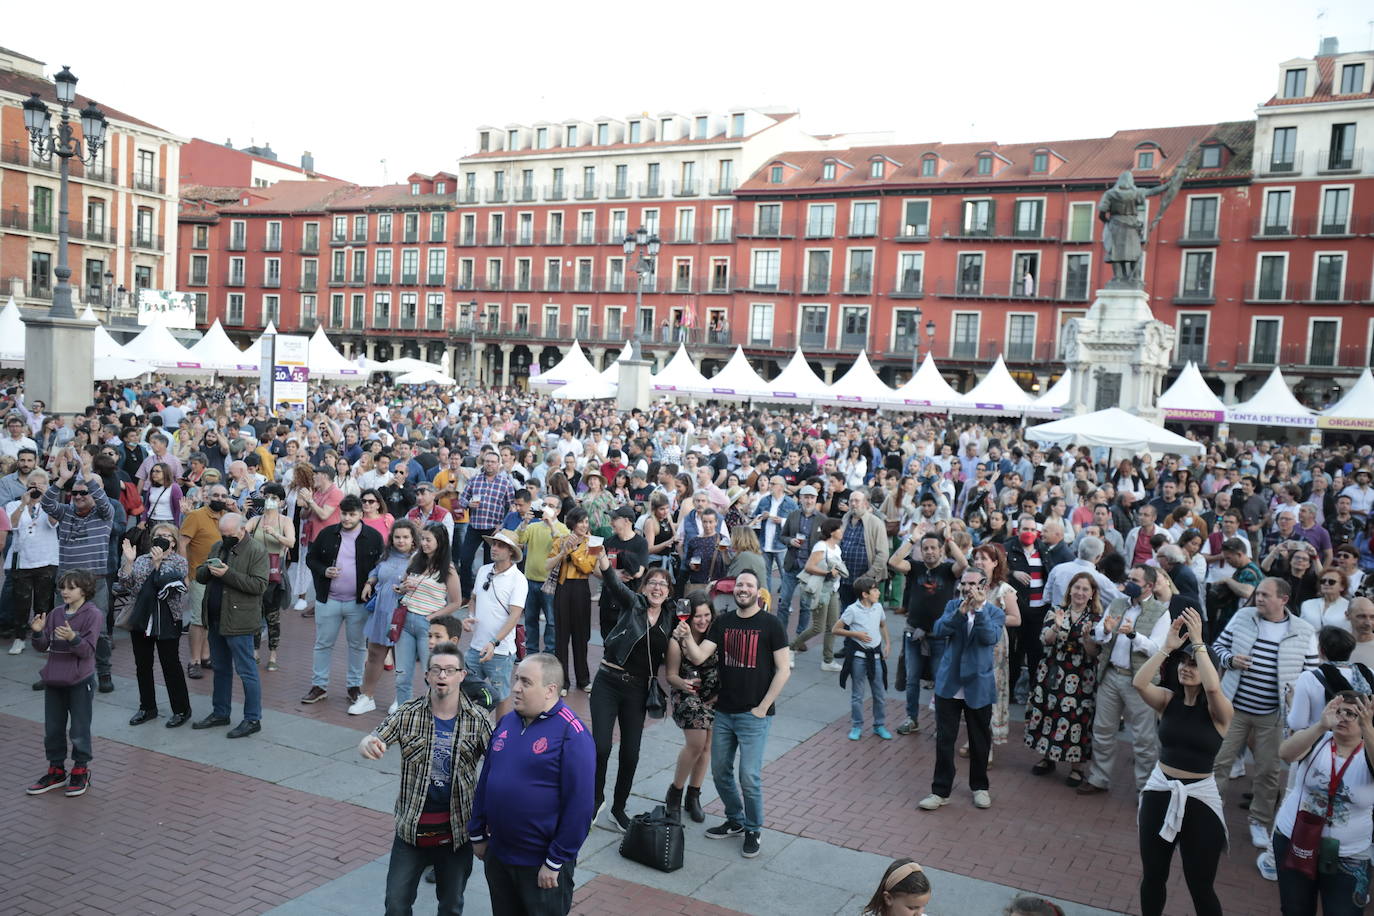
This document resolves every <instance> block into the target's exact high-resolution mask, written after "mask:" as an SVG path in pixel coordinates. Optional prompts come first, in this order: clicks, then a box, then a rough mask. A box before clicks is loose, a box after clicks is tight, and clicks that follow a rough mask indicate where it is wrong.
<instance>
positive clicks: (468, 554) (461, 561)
mask: <svg viewBox="0 0 1374 916" xmlns="http://www.w3.org/2000/svg"><path fill="white" fill-rule="evenodd" d="M495 533H496V529H495V528H475V527H473V525H472V524H471V523H468V530H467V533H466V534H464V535H463V549H462V550H461V551H459V553H458V578H459V580H460V581H461V582H462V583H463V598H464V599H467V597H468V596H469V595H471V594H472V584H473V581H474V580H475V579H476V578H477V574H476V573H475V572H474V571H473V569H472V561H473V560H474V559H475V558H476V557H477V551H478V550H479V549H480V550H481V551H482V562H483V563H484V564H485V563H490V562H491V548H490V547H488V546H487V542H486V541H484V540H482V536H483V535H485V534H495Z"/></svg>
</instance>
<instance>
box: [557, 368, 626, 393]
mask: <svg viewBox="0 0 1374 916" xmlns="http://www.w3.org/2000/svg"><path fill="white" fill-rule="evenodd" d="M611 368H615V369H617V371H618V370H619V367H615V366H613V367H610V368H607V369H606V370H604V371H603V372H602V373H601V374H600V375H596V376H593V377H592V378H580V379H578V380H577V381H575V382H569V383H568V384H566V385H562V386H560V387H559V388H557V389H556V390H555V391H554V392H553V397H555V398H557V399H558V400H560V401H600V400H603V399H605V398H613V397H615V396H616V394H617V393H619V391H620V382H618V381H613V380H611V379H609V378H607V377H606V373H607V372H610V371H611Z"/></svg>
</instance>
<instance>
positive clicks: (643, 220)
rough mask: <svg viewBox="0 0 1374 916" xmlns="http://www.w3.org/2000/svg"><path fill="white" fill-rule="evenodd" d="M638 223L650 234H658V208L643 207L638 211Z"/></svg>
mask: <svg viewBox="0 0 1374 916" xmlns="http://www.w3.org/2000/svg"><path fill="white" fill-rule="evenodd" d="M639 224H640V225H641V226H643V227H644V231H645V232H647V233H649V234H650V235H658V208H656V207H655V208H651V209H644V210H641V211H640V213H639Z"/></svg>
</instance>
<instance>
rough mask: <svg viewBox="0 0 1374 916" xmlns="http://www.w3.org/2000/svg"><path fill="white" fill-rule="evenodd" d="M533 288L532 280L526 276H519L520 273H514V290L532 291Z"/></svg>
mask: <svg viewBox="0 0 1374 916" xmlns="http://www.w3.org/2000/svg"><path fill="white" fill-rule="evenodd" d="M533 290H534V281H532V280H531V279H530V278H529V277H528V276H521V275H520V274H516V275H515V290H514V291H515V292H517V293H528V292H532V291H533Z"/></svg>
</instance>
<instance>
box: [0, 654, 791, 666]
mask: <svg viewBox="0 0 1374 916" xmlns="http://www.w3.org/2000/svg"><path fill="white" fill-rule="evenodd" d="M10 651H11V652H13V651H14V650H12V649H11V650H10ZM787 667H789V668H795V667H797V653H795V652H793V651H792V650H791V649H788V650H787Z"/></svg>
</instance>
